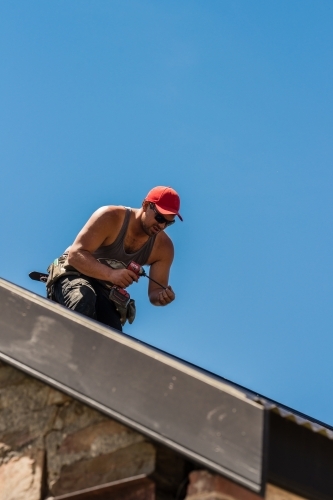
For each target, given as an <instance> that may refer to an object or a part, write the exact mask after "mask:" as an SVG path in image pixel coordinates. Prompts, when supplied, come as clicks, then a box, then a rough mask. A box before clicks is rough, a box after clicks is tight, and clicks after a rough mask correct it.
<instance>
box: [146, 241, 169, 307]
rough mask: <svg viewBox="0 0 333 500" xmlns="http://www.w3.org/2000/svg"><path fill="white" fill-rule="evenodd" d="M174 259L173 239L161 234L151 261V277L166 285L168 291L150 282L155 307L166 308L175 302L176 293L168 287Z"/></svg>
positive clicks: (149, 289)
mask: <svg viewBox="0 0 333 500" xmlns="http://www.w3.org/2000/svg"><path fill="white" fill-rule="evenodd" d="M173 257H174V248H173V244H172V241H171V239H170V238H169V237H168V236H167V235H166V234H165V233H160V234H159V235H158V237H157V238H156V243H155V247H154V249H153V251H152V254H151V256H150V259H149V260H150V261H152V263H151V265H150V272H149V276H150V277H151V278H153V279H154V280H156V281H158V283H161V285H164V286H165V287H166V289H161V287H160V286H158V285H157V284H156V283H154V282H153V281H149V286H148V296H149V300H150V302H151V303H152V304H154V305H155V306H166V305H167V304H170V302H172V301H173V300H175V293H174V291H173V290H172V288H171V286H170V285H168V281H169V273H170V268H171V264H172V261H173Z"/></svg>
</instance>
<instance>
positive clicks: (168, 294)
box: [158, 285, 176, 306]
mask: <svg viewBox="0 0 333 500" xmlns="http://www.w3.org/2000/svg"><path fill="white" fill-rule="evenodd" d="M175 297H176V296H175V293H174V291H173V290H172V288H171V286H170V285H169V286H167V288H165V289H164V290H160V291H159V292H158V305H160V306H166V305H167V304H170V302H172V301H173V300H175Z"/></svg>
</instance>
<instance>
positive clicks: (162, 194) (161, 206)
mask: <svg viewBox="0 0 333 500" xmlns="http://www.w3.org/2000/svg"><path fill="white" fill-rule="evenodd" d="M145 200H146V201H150V202H151V203H154V204H155V205H156V208H157V210H158V211H159V212H160V213H161V214H163V215H173V214H175V215H178V217H179V218H180V220H181V221H182V220H183V218H182V216H181V215H180V213H179V208H180V198H179V195H178V193H177V192H176V191H175V190H174V189H172V188H171V187H166V186H156V187H154V188H153V189H151V190H150V191H149V193H148V194H147V196H146V197H145Z"/></svg>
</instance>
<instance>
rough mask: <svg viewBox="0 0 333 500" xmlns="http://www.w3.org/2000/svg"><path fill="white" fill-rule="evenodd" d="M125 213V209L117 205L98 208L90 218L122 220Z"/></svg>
mask: <svg viewBox="0 0 333 500" xmlns="http://www.w3.org/2000/svg"><path fill="white" fill-rule="evenodd" d="M125 213H126V207H122V206H119V205H106V206H104V207H100V208H98V209H97V210H96V211H95V212H94V213H93V214H92V218H94V219H99V218H101V217H103V218H111V219H117V218H124V217H125Z"/></svg>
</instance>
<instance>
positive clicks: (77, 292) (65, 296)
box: [51, 275, 122, 331]
mask: <svg viewBox="0 0 333 500" xmlns="http://www.w3.org/2000/svg"><path fill="white" fill-rule="evenodd" d="M51 298H52V300H54V301H55V302H58V303H59V304H62V305H63V306H66V307H68V309H72V310H73V311H75V312H78V313H81V314H84V316H88V317H89V318H92V319H95V320H97V321H99V322H100V323H104V324H105V325H108V326H111V327H112V328H116V329H117V330H120V331H122V327H121V323H120V315H119V313H118V311H117V309H116V306H115V304H114V302H112V301H111V300H110V299H109V291H108V290H107V288H105V287H104V286H103V285H102V284H101V283H99V282H98V281H97V280H95V279H94V278H90V277H88V276H83V275H81V276H74V275H73V276H71V275H68V276H64V277H62V278H59V279H58V280H57V281H56V282H55V283H54V285H53V294H52V297H51Z"/></svg>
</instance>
